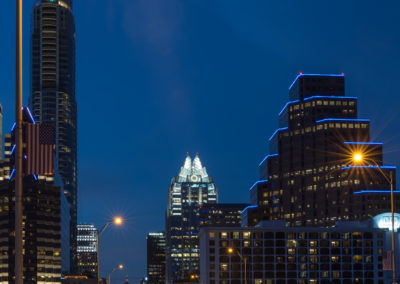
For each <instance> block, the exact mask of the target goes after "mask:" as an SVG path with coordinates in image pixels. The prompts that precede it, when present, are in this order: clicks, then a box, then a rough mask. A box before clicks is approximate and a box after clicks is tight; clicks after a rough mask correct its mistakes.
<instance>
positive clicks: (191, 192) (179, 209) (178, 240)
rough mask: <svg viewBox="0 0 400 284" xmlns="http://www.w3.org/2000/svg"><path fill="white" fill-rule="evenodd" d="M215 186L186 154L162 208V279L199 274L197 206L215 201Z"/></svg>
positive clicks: (198, 160)
mask: <svg viewBox="0 0 400 284" xmlns="http://www.w3.org/2000/svg"><path fill="white" fill-rule="evenodd" d="M217 200H218V196H217V188H216V186H215V184H214V182H213V179H212V177H211V176H209V175H208V174H207V171H206V168H205V167H203V166H202V164H201V161H200V158H199V156H198V155H197V154H196V157H195V158H194V159H193V161H192V159H191V158H190V157H189V155H187V156H186V159H185V163H184V165H183V167H181V170H180V172H179V174H178V175H177V176H176V177H174V178H173V179H172V181H171V185H170V187H169V190H168V207H167V212H166V283H174V282H176V281H185V280H189V281H190V280H193V279H196V278H197V279H198V277H199V259H200V249H199V239H198V233H199V221H200V220H199V219H200V218H199V216H200V212H199V211H200V207H201V206H202V205H203V204H207V203H217Z"/></svg>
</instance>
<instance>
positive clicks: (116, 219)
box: [96, 217, 123, 281]
mask: <svg viewBox="0 0 400 284" xmlns="http://www.w3.org/2000/svg"><path fill="white" fill-rule="evenodd" d="M122 222H123V220H122V218H121V217H114V219H112V220H110V221H108V222H107V223H105V224H104V226H103V227H102V228H101V230H100V231H97V236H96V248H97V281H99V279H100V255H99V251H100V249H99V238H100V236H101V234H103V232H104V231H105V229H107V227H108V226H109V225H111V224H115V225H117V226H120V225H122Z"/></svg>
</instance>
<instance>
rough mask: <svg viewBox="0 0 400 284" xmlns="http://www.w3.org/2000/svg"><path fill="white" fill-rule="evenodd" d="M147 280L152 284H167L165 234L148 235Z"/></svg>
mask: <svg viewBox="0 0 400 284" xmlns="http://www.w3.org/2000/svg"><path fill="white" fill-rule="evenodd" d="M147 279H148V283H151V284H165V233H164V232H161V233H148V234H147Z"/></svg>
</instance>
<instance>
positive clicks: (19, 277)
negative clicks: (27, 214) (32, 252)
mask: <svg viewBox="0 0 400 284" xmlns="http://www.w3.org/2000/svg"><path fill="white" fill-rule="evenodd" d="M16 2H17V3H16V4H17V5H16V7H17V11H16V12H17V13H16V16H17V17H16V18H17V19H16V58H15V65H16V80H15V85H16V86H15V87H16V88H15V122H16V129H15V145H16V149H15V150H16V151H15V271H14V272H15V284H22V283H23V278H24V275H23V274H24V271H23V265H24V263H23V262H24V258H23V257H24V256H23V234H22V215H23V214H22V213H23V209H22V192H23V190H22V187H23V185H22V183H23V179H22V177H23V173H22V170H23V169H22V167H23V162H22V155H23V153H22V147H23V146H22V0H17V1H16Z"/></svg>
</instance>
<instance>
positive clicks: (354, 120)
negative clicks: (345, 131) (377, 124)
mask: <svg viewBox="0 0 400 284" xmlns="http://www.w3.org/2000/svg"><path fill="white" fill-rule="evenodd" d="M328 121H349V122H370V121H371V120H369V119H360V118H324V119H321V120H317V121H316V123H320V122H328Z"/></svg>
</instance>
